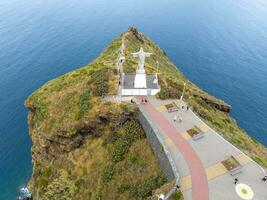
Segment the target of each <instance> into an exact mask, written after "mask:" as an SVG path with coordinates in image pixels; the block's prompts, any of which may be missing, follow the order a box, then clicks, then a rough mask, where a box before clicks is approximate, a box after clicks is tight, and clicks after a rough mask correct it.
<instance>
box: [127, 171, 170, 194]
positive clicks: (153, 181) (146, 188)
mask: <svg viewBox="0 0 267 200" xmlns="http://www.w3.org/2000/svg"><path fill="white" fill-rule="evenodd" d="M166 181H167V180H166V178H164V177H163V176H161V175H160V176H151V177H149V178H148V179H146V180H145V181H144V183H142V184H139V185H134V186H133V189H131V190H130V193H131V195H132V196H137V197H141V198H146V197H149V196H151V195H152V191H153V190H155V189H157V188H159V187H160V186H161V185H163V184H164V183H165V182H166Z"/></svg>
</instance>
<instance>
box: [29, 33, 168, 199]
mask: <svg viewBox="0 0 267 200" xmlns="http://www.w3.org/2000/svg"><path fill="white" fill-rule="evenodd" d="M120 45H121V37H119V38H117V39H115V40H114V41H113V42H112V43H111V44H110V45H109V46H108V47H107V48H106V49H105V50H104V51H103V53H102V54H101V55H100V56H99V57H98V58H97V59H96V60H94V61H93V62H92V63H90V64H88V65H87V66H85V67H83V68H81V69H78V70H75V71H73V72H70V73H68V74H65V75H63V76H60V77H58V78H56V79H54V80H51V81H49V82H47V83H46V84H45V85H44V86H42V87H41V88H40V89H38V90H37V91H36V92H34V93H33V94H32V95H31V96H30V97H29V98H28V99H27V100H26V101H25V106H26V107H27V108H28V109H29V115H28V123H29V129H30V135H31V138H32V141H33V146H32V162H33V174H32V178H31V180H30V183H29V186H30V189H31V191H32V192H33V198H34V199H37V198H38V199H39V200H42V199H43V200H53V199H54V200H61V199H62V200H63V199H64V200H67V199H71V200H76V199H77V200H84V199H127V200H128V199H146V198H148V197H149V196H151V195H152V192H153V191H154V190H156V189H157V188H159V187H161V186H162V185H163V184H165V183H166V181H167V180H166V178H165V176H164V174H163V173H162V171H161V169H160V168H159V166H158V163H157V162H156V159H155V156H154V154H153V153H152V150H151V148H150V145H149V143H148V141H147V139H146V137H145V134H144V132H143V130H142V128H141V126H140V124H139V122H138V120H137V115H136V107H134V106H131V105H127V104H122V103H111V102H105V101H102V97H103V96H105V95H112V94H115V93H116V91H117V85H118V75H117V73H116V70H115V65H114V63H115V61H116V59H117V56H118V52H119V48H120Z"/></svg>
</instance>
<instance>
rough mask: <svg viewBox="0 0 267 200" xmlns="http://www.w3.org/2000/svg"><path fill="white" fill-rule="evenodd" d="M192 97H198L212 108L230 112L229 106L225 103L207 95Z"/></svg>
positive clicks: (196, 94) (197, 94)
mask: <svg viewBox="0 0 267 200" xmlns="http://www.w3.org/2000/svg"><path fill="white" fill-rule="evenodd" d="M194 96H197V97H200V98H201V99H202V100H203V101H205V102H206V103H207V104H209V105H211V106H212V107H214V108H216V109H218V110H220V111H222V112H226V113H229V112H230V110H231V106H230V105H229V104H227V103H225V102H224V101H223V100H221V99H217V98H216V97H214V96H211V95H208V94H201V93H195V94H194Z"/></svg>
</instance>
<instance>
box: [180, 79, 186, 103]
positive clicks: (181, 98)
mask: <svg viewBox="0 0 267 200" xmlns="http://www.w3.org/2000/svg"><path fill="white" fill-rule="evenodd" d="M185 86H186V82H185V83H184V88H183V92H182V96H181V97H180V100H183V98H184V92H185Z"/></svg>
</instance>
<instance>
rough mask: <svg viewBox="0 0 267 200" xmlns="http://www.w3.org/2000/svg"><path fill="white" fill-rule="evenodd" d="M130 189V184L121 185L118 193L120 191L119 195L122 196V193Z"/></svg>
mask: <svg viewBox="0 0 267 200" xmlns="http://www.w3.org/2000/svg"><path fill="white" fill-rule="evenodd" d="M129 189H130V185H129V184H121V185H120V186H119V187H118V189H117V191H118V193H119V194H122V193H124V192H126V191H127V190H129Z"/></svg>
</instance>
